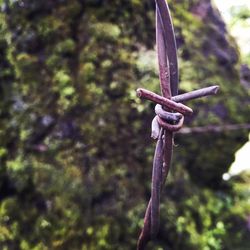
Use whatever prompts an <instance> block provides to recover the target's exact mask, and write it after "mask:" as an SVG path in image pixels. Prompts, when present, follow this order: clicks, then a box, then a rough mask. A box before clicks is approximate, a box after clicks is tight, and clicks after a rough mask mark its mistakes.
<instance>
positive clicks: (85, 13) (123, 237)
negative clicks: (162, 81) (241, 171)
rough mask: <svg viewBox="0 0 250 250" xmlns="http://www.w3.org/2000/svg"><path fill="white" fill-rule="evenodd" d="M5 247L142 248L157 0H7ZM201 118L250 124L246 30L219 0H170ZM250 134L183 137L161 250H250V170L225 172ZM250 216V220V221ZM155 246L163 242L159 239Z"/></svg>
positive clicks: (2, 29)
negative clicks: (244, 77) (200, 94)
mask: <svg viewBox="0 0 250 250" xmlns="http://www.w3.org/2000/svg"><path fill="white" fill-rule="evenodd" d="M0 3H1V9H2V12H1V15H0V34H1V35H0V54H1V62H0V67H1V71H0V96H1V98H0V124H1V127H0V164H1V166H0V245H1V249H4V250H7V249H8V250H9V249H11V250H12V249H23V250H30V249H34V250H40V249H41V250H44V249H70V250H72V249H73V250H74V249H77V250H78V249H82V250H85V249H86V250H87V249H88V250H89V249H90V250H91V249H135V245H136V241H137V236H138V234H139V231H140V227H141V226H142V223H143V219H142V218H143V213H144V210H145V206H146V201H147V200H148V198H149V195H150V174H151V170H150V169H151V162H152V155H153V146H154V145H153V143H152V141H151V140H150V138H149V134H150V131H149V130H150V121H151V119H152V117H153V106H152V104H150V103H149V102H143V103H142V102H141V101H140V100H138V99H137V98H136V96H135V89H136V88H137V87H138V86H142V87H147V88H149V89H151V90H153V91H159V81H158V76H157V70H156V66H155V65H156V64H155V58H156V56H155V53H154V45H155V31H154V1H151V0H145V1H137V0H126V1H122V0H120V1H118V0H113V1H104V0H86V1H81V0H53V1H52V0H44V1H38V0H34V1H29V0H22V1H21V0H15V1H0ZM169 3H170V7H171V10H172V14H173V18H174V25H175V29H176V35H177V42H178V47H179V56H180V74H181V79H180V80H181V83H180V89H181V91H189V90H192V89H195V88H198V87H204V86H207V85H208V84H209V83H211V84H212V83H217V84H219V85H220V87H221V93H220V95H218V96H217V97H216V98H211V99H202V100H199V101H196V102H193V103H192V104H190V105H191V107H192V108H193V109H194V110H195V112H196V115H195V117H192V118H188V119H187V124H188V125H189V126H196V125H204V126H205V125H207V124H224V123H237V122H239V123H241V122H248V121H249V96H248V95H247V94H246V91H245V90H244V88H243V87H242V86H241V85H240V83H239V80H240V78H239V55H238V52H237V47H236V45H235V42H234V40H233V39H232V38H231V37H230V36H229V35H228V32H227V30H226V28H225V25H224V23H223V21H222V20H221V19H220V16H219V15H218V13H217V11H216V10H214V9H213V8H212V7H211V5H210V2H209V1H185V0H180V1H169ZM246 139H247V137H246V133H245V132H244V131H236V132H224V133H221V134H202V135H188V136H182V135H178V136H177V138H176V143H177V144H178V145H179V146H178V147H177V148H176V150H175V159H174V164H173V170H172V172H171V174H170V176H169V180H168V182H167V185H166V189H164V192H163V197H164V198H163V201H162V207H161V228H160V234H159V237H158V239H157V241H156V242H154V244H152V245H151V246H149V249H166V248H167V249H191V250H192V249H205V250H212V249H215V250H220V249H241V250H243V249H249V242H250V241H249V230H250V229H249V218H248V217H247V216H249V214H250V201H249V187H247V183H249V179H247V177H244V178H241V179H237V180H231V181H230V182H228V183H225V182H224V181H223V180H222V178H221V177H222V174H223V173H225V172H226V171H227V170H228V168H229V166H230V164H231V162H232V161H233V155H234V152H235V151H236V150H237V149H238V148H239V147H240V145H241V144H242V143H243V142H244V141H245V140H246ZM247 218H248V221H247ZM153 245H154V247H153Z"/></svg>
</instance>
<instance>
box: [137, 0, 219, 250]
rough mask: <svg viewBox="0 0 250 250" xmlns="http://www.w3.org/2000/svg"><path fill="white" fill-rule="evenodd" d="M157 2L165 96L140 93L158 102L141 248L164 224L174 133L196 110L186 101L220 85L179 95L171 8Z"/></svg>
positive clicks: (162, 80)
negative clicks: (163, 207)
mask: <svg viewBox="0 0 250 250" xmlns="http://www.w3.org/2000/svg"><path fill="white" fill-rule="evenodd" d="M155 2H156V45H157V54H158V64H159V80H160V87H161V92H162V96H160V95H158V94H155V93H153V92H151V91H149V90H146V89H142V88H139V89H137V96H138V97H140V98H142V99H147V100H150V101H152V102H154V103H155V104H157V105H156V107H155V113H156V116H155V117H154V119H153V121H152V125H151V129H152V132H151V137H152V138H153V139H157V143H156V148H155V154H154V160H153V170H152V185H151V198H150V200H149V202H148V206H147V209H146V213H145V216H144V225H143V228H142V230H141V234H140V236H139V239H138V242H137V250H143V249H145V247H146V245H147V243H148V241H150V240H153V239H154V238H155V237H156V236H157V233H158V230H159V224H160V194H161V191H162V188H163V186H164V184H165V181H166V178H167V175H168V173H169V169H170V165H171V159H172V153H173V135H174V133H175V132H177V131H179V130H180V129H181V128H182V125H183V123H184V117H185V115H191V114H192V113H193V110H192V109H191V108H189V107H188V106H186V105H184V104H182V102H185V101H189V100H192V99H196V98H200V97H204V96H209V95H215V94H216V93H217V92H218V89H219V87H218V86H211V87H207V88H203V89H199V90H195V91H191V92H189V93H185V94H181V95H178V82H179V79H178V60H177V46H176V40H175V35H174V29H173V24H172V19H171V16H170V11H169V8H168V4H167V2H166V0H155Z"/></svg>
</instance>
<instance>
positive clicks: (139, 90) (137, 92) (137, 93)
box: [136, 88, 142, 98]
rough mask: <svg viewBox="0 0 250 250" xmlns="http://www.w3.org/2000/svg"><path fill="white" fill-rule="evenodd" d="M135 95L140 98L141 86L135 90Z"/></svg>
mask: <svg viewBox="0 0 250 250" xmlns="http://www.w3.org/2000/svg"><path fill="white" fill-rule="evenodd" d="M136 95H137V97H139V98H141V96H142V90H141V88H139V89H137V90H136Z"/></svg>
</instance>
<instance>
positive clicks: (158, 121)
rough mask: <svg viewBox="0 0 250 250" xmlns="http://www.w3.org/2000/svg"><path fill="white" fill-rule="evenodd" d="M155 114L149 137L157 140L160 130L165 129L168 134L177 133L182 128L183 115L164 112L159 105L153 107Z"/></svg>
mask: <svg viewBox="0 0 250 250" xmlns="http://www.w3.org/2000/svg"><path fill="white" fill-rule="evenodd" d="M155 114H156V116H155V117H154V119H153V121H152V126H151V131H152V133H151V137H152V138H153V139H158V137H159V134H160V128H163V129H166V130H168V131H170V132H177V131H178V130H180V129H181V128H182V125H183V123H184V115H183V114H181V113H179V112H174V113H172V112H168V111H165V110H164V109H163V108H162V106H161V105H159V104H157V105H156V106H155Z"/></svg>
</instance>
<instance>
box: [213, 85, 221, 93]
mask: <svg viewBox="0 0 250 250" xmlns="http://www.w3.org/2000/svg"><path fill="white" fill-rule="evenodd" d="M211 88H212V90H213V93H214V94H215V95H216V94H217V93H218V91H219V89H220V86H219V85H214V86H211Z"/></svg>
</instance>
